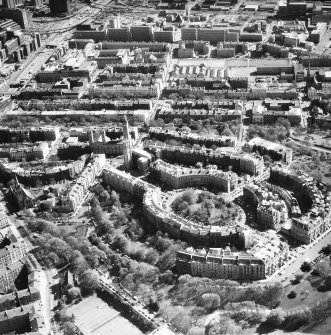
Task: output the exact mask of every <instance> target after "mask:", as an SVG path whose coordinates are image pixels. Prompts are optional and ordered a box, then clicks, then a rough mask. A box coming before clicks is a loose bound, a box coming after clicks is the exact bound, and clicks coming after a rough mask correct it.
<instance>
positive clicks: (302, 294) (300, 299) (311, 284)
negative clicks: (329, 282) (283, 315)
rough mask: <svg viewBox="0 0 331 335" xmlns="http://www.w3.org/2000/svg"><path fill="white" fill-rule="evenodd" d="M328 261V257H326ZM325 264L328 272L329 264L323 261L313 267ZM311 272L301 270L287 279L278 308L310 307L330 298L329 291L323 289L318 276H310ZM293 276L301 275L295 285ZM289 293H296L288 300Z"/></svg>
mask: <svg viewBox="0 0 331 335" xmlns="http://www.w3.org/2000/svg"><path fill="white" fill-rule="evenodd" d="M326 259H328V257H326ZM321 264H327V266H328V268H329V271H331V265H330V263H329V262H326V261H325V259H322V260H321V261H320V262H318V263H317V264H316V266H315V268H316V267H318V265H321ZM312 272H313V270H311V271H310V272H307V273H304V272H302V271H301V270H299V271H297V273H295V274H294V276H293V277H292V278H290V279H289V282H287V283H286V284H285V286H284V289H283V291H282V295H281V298H280V301H281V303H280V307H282V308H283V309H284V310H289V309H294V308H299V307H306V306H311V305H314V304H315V303H317V302H318V301H320V300H323V299H326V298H329V297H330V298H331V289H324V287H323V280H322V278H321V277H319V276H314V275H313V274H312ZM295 275H303V276H304V277H303V278H302V279H301V281H300V282H299V283H297V284H296V283H295V280H294V279H295ZM291 291H294V292H295V293H296V296H295V297H294V298H289V297H288V296H289V294H290V292H291Z"/></svg>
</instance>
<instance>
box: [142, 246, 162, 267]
mask: <svg viewBox="0 0 331 335" xmlns="http://www.w3.org/2000/svg"><path fill="white" fill-rule="evenodd" d="M158 259H159V255H158V253H157V251H155V250H154V249H152V248H150V249H148V250H146V252H145V255H144V261H145V262H146V263H149V264H151V265H155V264H156V263H157V261H158Z"/></svg>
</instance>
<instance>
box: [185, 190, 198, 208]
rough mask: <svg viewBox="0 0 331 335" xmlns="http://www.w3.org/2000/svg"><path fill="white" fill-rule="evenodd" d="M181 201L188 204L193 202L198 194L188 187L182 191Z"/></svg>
mask: <svg viewBox="0 0 331 335" xmlns="http://www.w3.org/2000/svg"><path fill="white" fill-rule="evenodd" d="M182 199H183V201H186V202H187V203H188V204H189V205H192V204H195V203H196V202H197V200H198V194H197V192H196V191H195V190H193V189H189V190H187V191H185V192H183V193H182Z"/></svg>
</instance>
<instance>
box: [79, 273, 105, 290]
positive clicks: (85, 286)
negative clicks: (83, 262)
mask: <svg viewBox="0 0 331 335" xmlns="http://www.w3.org/2000/svg"><path fill="white" fill-rule="evenodd" d="M79 283H80V288H81V290H82V293H83V294H84V295H90V294H92V293H93V292H94V291H95V290H96V289H98V288H99V286H100V281H99V276H98V275H97V274H96V272H94V271H92V270H86V271H85V272H84V273H83V274H82V275H81V276H80V279H79Z"/></svg>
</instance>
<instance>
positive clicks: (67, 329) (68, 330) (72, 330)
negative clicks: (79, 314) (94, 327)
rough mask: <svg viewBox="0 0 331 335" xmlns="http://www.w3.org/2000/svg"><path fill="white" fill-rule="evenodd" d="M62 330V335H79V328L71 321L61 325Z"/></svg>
mask: <svg viewBox="0 0 331 335" xmlns="http://www.w3.org/2000/svg"><path fill="white" fill-rule="evenodd" d="M62 330H63V334H64V335H80V334H81V332H80V330H79V328H78V327H77V326H76V325H75V324H74V323H73V322H71V321H67V322H64V323H63V324H62Z"/></svg>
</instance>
